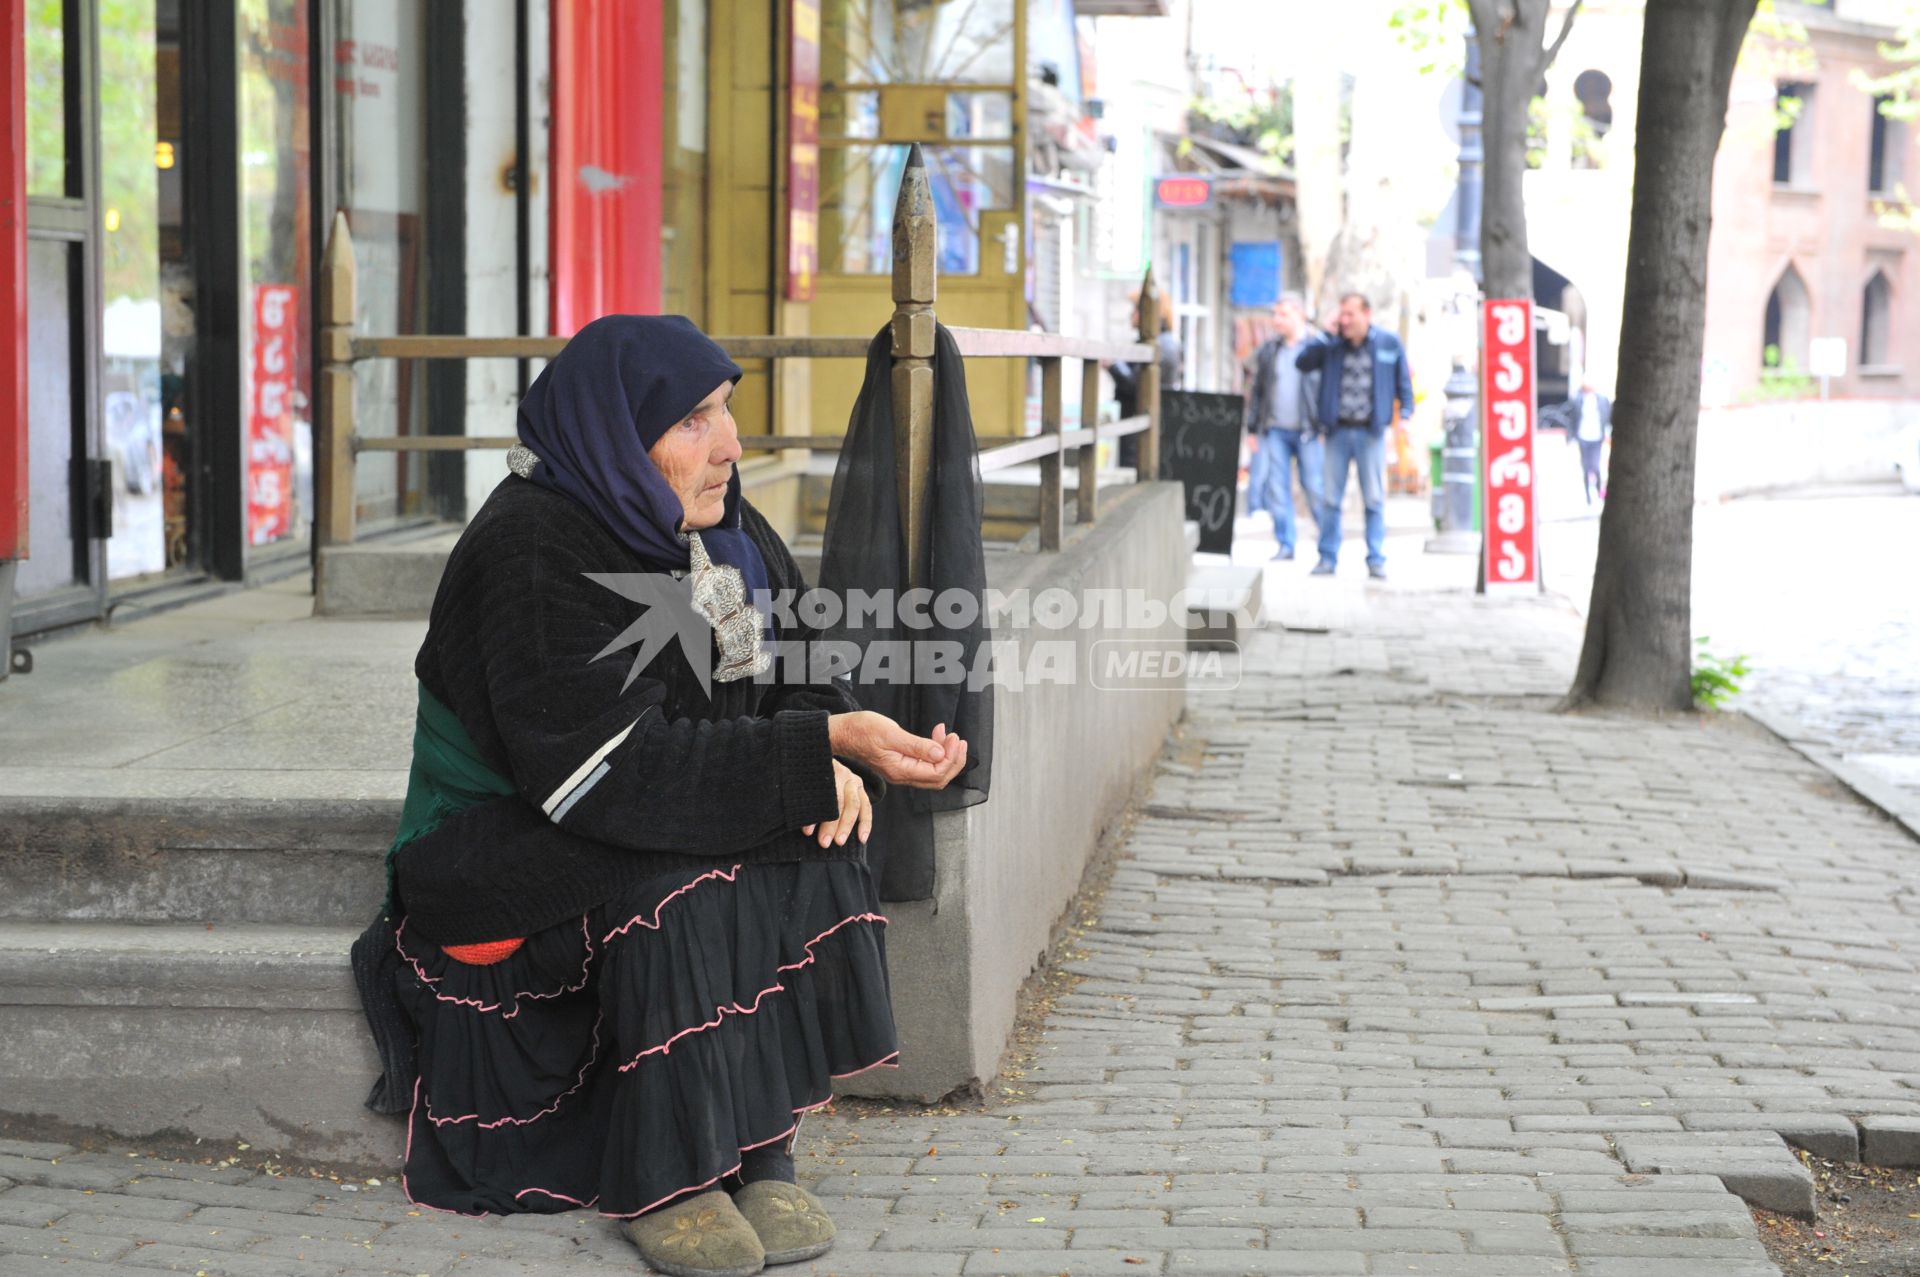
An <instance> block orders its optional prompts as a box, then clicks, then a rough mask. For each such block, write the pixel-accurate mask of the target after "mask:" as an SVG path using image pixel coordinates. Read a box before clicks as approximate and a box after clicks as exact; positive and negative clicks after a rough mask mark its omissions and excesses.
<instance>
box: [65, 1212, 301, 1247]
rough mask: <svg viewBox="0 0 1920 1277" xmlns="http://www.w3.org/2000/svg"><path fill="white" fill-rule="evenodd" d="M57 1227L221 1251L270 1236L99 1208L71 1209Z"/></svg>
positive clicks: (67, 1230) (94, 1235)
mask: <svg viewBox="0 0 1920 1277" xmlns="http://www.w3.org/2000/svg"><path fill="white" fill-rule="evenodd" d="M54 1227H55V1228H56V1229H58V1230H59V1231H60V1232H63V1233H66V1232H71V1233H85V1234H87V1235H88V1236H91V1237H113V1238H118V1239H122V1240H126V1241H131V1242H137V1243H143V1244H144V1243H147V1242H166V1243H169V1244H171V1245H175V1246H185V1247H188V1248H192V1247H204V1248H206V1249H208V1250H221V1251H227V1250H245V1249H246V1248H247V1247H249V1246H251V1245H253V1244H254V1243H255V1242H259V1241H264V1240H265V1239H266V1237H267V1234H266V1233H263V1232H258V1231H255V1230H253V1229H246V1228H223V1227H221V1226H220V1225H219V1224H218V1223H202V1222H200V1221H199V1220H185V1221H181V1222H173V1221H168V1220H158V1219H141V1218H139V1217H138V1216H134V1215H111V1214H104V1213H101V1212H97V1211H96V1212H88V1211H72V1212H69V1213H68V1214H66V1215H63V1216H62V1217H61V1219H60V1222H59V1223H58V1224H56V1225H54Z"/></svg>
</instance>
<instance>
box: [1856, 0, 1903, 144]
mask: <svg viewBox="0 0 1920 1277" xmlns="http://www.w3.org/2000/svg"><path fill="white" fill-rule="evenodd" d="M1914 10H1915V11H1914V12H1913V14H1912V15H1911V16H1910V17H1909V18H1908V20H1907V23H1906V25H1905V26H1904V27H1902V28H1901V30H1900V35H1899V36H1898V38H1896V39H1894V40H1891V41H1883V42H1882V43H1881V45H1880V56H1881V57H1883V58H1885V59H1886V60H1887V61H1889V62H1891V63H1893V64H1894V69H1893V70H1891V71H1889V72H1887V73H1886V74H1885V75H1878V76H1876V75H1868V74H1867V73H1866V71H1865V70H1864V69H1862V68H1860V67H1855V68H1853V70H1852V71H1850V72H1849V73H1848V77H1847V78H1848V79H1849V80H1851V81H1852V82H1853V86H1854V87H1855V88H1857V89H1859V90H1860V91H1861V92H1863V93H1865V94H1867V95H1868V96H1869V97H1875V98H1885V99H1886V101H1884V102H1882V103H1881V104H1880V114H1882V115H1884V116H1886V117H1887V118H1888V119H1889V120H1905V121H1907V122H1909V123H1911V122H1913V121H1916V120H1920V5H1915V6H1914Z"/></svg>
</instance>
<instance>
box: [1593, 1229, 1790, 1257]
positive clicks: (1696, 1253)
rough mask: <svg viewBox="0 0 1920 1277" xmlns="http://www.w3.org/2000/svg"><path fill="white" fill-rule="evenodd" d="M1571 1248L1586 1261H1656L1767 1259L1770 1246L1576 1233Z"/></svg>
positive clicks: (1748, 1240) (1747, 1240)
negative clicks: (1596, 1257)
mask: <svg viewBox="0 0 1920 1277" xmlns="http://www.w3.org/2000/svg"><path fill="white" fill-rule="evenodd" d="M1567 1249H1568V1250H1570V1251H1572V1252H1573V1255H1574V1258H1576V1259H1579V1260H1582V1261H1584V1260H1585V1259H1586V1257H1587V1256H1589V1255H1607V1256H1621V1255H1636V1256H1641V1257H1647V1258H1654V1259H1682V1258H1685V1259H1720V1260H1729V1259H1753V1260H1764V1259H1766V1257H1767V1251H1766V1247H1764V1246H1762V1245H1761V1244H1760V1240H1759V1238H1757V1237H1695V1236H1687V1237H1674V1236H1671V1235H1669V1234H1646V1233H1592V1232H1588V1233H1573V1234H1570V1235H1569V1236H1568V1237H1567Z"/></svg>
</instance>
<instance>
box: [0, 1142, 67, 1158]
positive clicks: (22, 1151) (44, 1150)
mask: <svg viewBox="0 0 1920 1277" xmlns="http://www.w3.org/2000/svg"><path fill="white" fill-rule="evenodd" d="M71 1152H73V1146H72V1145H71V1144H50V1143H47V1142H45V1141H41V1140H0V1156H4V1157H31V1158H34V1159H36V1160H38V1161H46V1160H48V1159H50V1158H55V1157H65V1156H66V1155H67V1154H68V1153H71Z"/></svg>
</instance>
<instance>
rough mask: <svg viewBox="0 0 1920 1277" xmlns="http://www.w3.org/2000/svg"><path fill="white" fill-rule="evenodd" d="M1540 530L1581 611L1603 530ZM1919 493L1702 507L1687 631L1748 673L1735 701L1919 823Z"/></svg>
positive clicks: (1562, 522) (1557, 577) (1857, 493)
mask: <svg viewBox="0 0 1920 1277" xmlns="http://www.w3.org/2000/svg"><path fill="white" fill-rule="evenodd" d="M1557 511H1558V514H1559V515H1560V516H1562V517H1559V518H1555V519H1553V520H1551V521H1550V522H1549V523H1548V524H1547V525H1546V527H1545V529H1544V532H1545V535H1546V537H1547V548H1548V552H1549V557H1548V560H1547V562H1548V565H1549V578H1550V583H1551V584H1552V586H1553V588H1554V589H1556V590H1558V591H1560V592H1561V593H1562V594H1564V595H1566V596H1567V597H1568V598H1569V599H1570V600H1572V601H1573V602H1574V603H1576V604H1577V605H1579V606H1582V607H1584V606H1585V604H1586V600H1587V596H1588V594H1589V593H1590V592H1591V582H1592V571H1593V568H1592V562H1593V552H1594V545H1595V537H1596V534H1597V532H1598V524H1597V523H1596V522H1595V521H1594V520H1592V519H1587V518H1580V517H1575V516H1577V515H1579V514H1580V511H1578V510H1575V509H1573V508H1572V507H1570V506H1568V505H1567V504H1566V503H1565V502H1561V503H1560V504H1559V505H1558V507H1557ZM1915 544H1920V496H1914V495H1911V494H1901V493H1899V492H1898V490H1897V489H1893V488H1886V489H1878V490H1874V489H1864V490H1854V491H1846V492H1833V493H1829V494H1826V495H1819V496H1805V497H1798V498H1776V499H1757V498H1756V499H1748V500H1742V501H1734V502H1728V503H1725V504H1720V505H1703V506H1700V507H1698V508H1697V511H1696V514H1695V517H1694V592H1693V620H1694V632H1695V633H1696V634H1703V635H1707V636H1708V637H1709V638H1710V639H1711V643H1710V645H1709V646H1710V649H1711V650H1712V651H1714V652H1716V653H1718V654H1720V655H1723V656H1731V655H1734V654H1744V655H1746V656H1747V657H1748V658H1749V662H1750V664H1751V666H1752V673H1751V675H1750V676H1749V677H1748V679H1747V687H1746V691H1745V693H1744V695H1743V697H1742V699H1741V701H1740V703H1741V704H1742V705H1743V706H1745V707H1746V708H1749V709H1752V710H1755V711H1757V712H1760V713H1763V714H1764V715H1766V716H1767V718H1768V720H1769V721H1770V722H1779V723H1780V724H1781V725H1782V726H1783V727H1785V728H1786V729H1788V730H1790V731H1791V732H1792V734H1793V735H1794V737H1795V739H1797V740H1800V741H1802V742H1804V743H1805V744H1808V745H1811V746H1814V747H1816V748H1818V749H1821V750H1822V751H1824V752H1826V753H1830V754H1832V755H1834V756H1836V757H1838V758H1839V759H1841V760H1843V761H1844V762H1846V763H1847V764H1850V765H1851V766H1852V767H1855V768H1858V769H1860V770H1861V771H1864V772H1865V773H1867V774H1868V775H1869V776H1870V777H1873V778H1875V779H1877V780H1878V781H1879V782H1880V784H1881V785H1883V786H1885V787H1886V789H1885V792H1886V793H1887V794H1888V795H1889V796H1890V798H1891V799H1892V801H1893V802H1894V803H1895V804H1896V807H1897V810H1899V811H1900V812H1901V813H1902V814H1903V815H1905V816H1906V817H1907V819H1908V820H1909V821H1911V822H1913V823H1914V824H1916V825H1920V659H1916V656H1915V653H1920V571H1915V570H1913V565H1912V563H1911V562H1910V559H1911V553H1910V551H1909V549H1908V547H1911V546H1913V545H1915Z"/></svg>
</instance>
